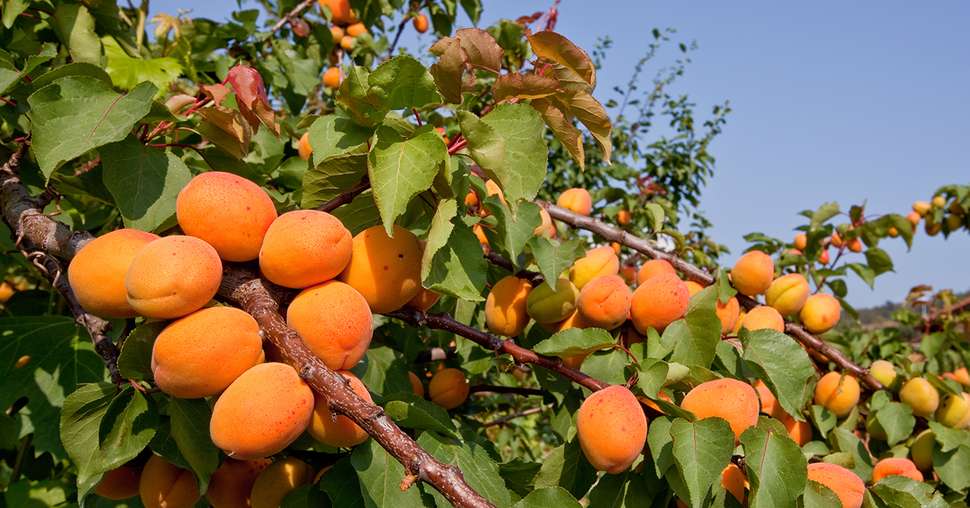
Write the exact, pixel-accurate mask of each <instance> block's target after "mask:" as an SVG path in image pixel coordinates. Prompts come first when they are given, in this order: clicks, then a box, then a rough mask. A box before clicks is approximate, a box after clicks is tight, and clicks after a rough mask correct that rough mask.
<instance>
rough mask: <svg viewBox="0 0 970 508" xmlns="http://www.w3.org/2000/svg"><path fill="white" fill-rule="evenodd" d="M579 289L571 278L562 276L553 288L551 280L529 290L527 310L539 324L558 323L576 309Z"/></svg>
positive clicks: (526, 303) (526, 301)
mask: <svg viewBox="0 0 970 508" xmlns="http://www.w3.org/2000/svg"><path fill="white" fill-rule="evenodd" d="M578 298H579V290H577V289H576V286H574V285H573V283H572V282H570V281H569V279H566V278H563V277H560V278H559V280H557V281H556V286H555V287H554V288H553V287H551V286H550V285H549V282H548V281H546V282H543V283H542V284H539V287H537V288H535V289H533V290H532V291H530V292H529V296H528V297H527V298H526V300H525V310H526V312H527V313H528V314H529V316H530V317H532V319H535V320H536V323H539V324H552V323H558V322H560V321H562V320H564V319H566V318H568V317H569V315H570V314H572V313H573V311H574V310H576V300H577V299H578Z"/></svg>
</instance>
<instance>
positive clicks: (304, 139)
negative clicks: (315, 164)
mask: <svg viewBox="0 0 970 508" xmlns="http://www.w3.org/2000/svg"><path fill="white" fill-rule="evenodd" d="M296 150H297V152H299V154H300V158H301V159H303V160H305V161H308V160H310V156H311V155H313V147H312V146H310V133H309V132H304V133H303V135H302V136H300V141H299V142H298V143H297V144H296ZM256 254H257V255H259V253H258V252H257V253H256Z"/></svg>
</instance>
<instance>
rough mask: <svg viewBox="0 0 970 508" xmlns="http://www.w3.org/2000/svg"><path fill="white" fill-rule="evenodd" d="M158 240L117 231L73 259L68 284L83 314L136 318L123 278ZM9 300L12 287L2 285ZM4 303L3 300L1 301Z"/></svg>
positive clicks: (93, 243) (129, 231)
mask: <svg viewBox="0 0 970 508" xmlns="http://www.w3.org/2000/svg"><path fill="white" fill-rule="evenodd" d="M155 240H158V236H156V235H153V234H151V233H146V232H144V231H139V230H137V229H119V230H116V231H112V232H110V233H107V234H104V235H102V236H99V237H98V238H95V239H94V240H91V241H90V242H88V243H87V245H85V246H84V247H82V248H81V250H80V251H78V253H77V254H75V255H74V259H72V260H71V264H70V265H68V267H67V280H68V282H69V283H70V284H71V289H72V290H74V295H75V296H77V301H78V303H80V304H81V307H83V308H84V310H86V311H88V312H90V313H91V314H94V315H96V316H100V317H104V318H129V317H135V316H136V315H137V313H136V312H135V309H133V308H132V307H131V305H130V304H129V303H128V293H127V291H126V290H125V275H126V274H127V273H128V268H129V267H130V266H131V262H132V260H134V259H135V256H136V255H137V254H138V253H139V252H141V250H142V248H144V247H145V246H146V245H148V244H149V243H151V242H153V241H155ZM3 284H4V287H7V288H9V289H8V296H7V298H9V297H10V296H12V295H13V289H14V288H13V286H11V285H10V284H9V283H7V282H4V283H3ZM4 301H6V300H4Z"/></svg>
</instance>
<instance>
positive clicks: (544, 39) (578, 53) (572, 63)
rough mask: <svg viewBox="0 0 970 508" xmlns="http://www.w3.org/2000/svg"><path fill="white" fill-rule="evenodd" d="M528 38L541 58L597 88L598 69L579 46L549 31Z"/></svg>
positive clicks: (533, 49)
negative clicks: (568, 70)
mask: <svg viewBox="0 0 970 508" xmlns="http://www.w3.org/2000/svg"><path fill="white" fill-rule="evenodd" d="M528 37H529V44H531V45H532V51H534V52H535V54H536V55H537V56H538V57H539V58H542V59H545V60H550V61H552V62H556V63H558V64H561V65H564V66H566V67H568V68H569V69H570V70H572V71H573V72H575V73H576V74H578V75H579V76H580V77H582V78H583V80H585V81H586V83H588V84H589V86H596V69H595V68H594V67H593V62H592V60H590V59H589V55H587V54H586V52H585V51H583V50H582V49H581V48H580V47H579V46H577V45H575V44H573V43H572V41H570V40H569V39H567V38H565V37H563V36H562V35H559V34H557V33H556V32H552V31H549V30H545V31H542V32H537V33H535V34H532V35H530V36H528Z"/></svg>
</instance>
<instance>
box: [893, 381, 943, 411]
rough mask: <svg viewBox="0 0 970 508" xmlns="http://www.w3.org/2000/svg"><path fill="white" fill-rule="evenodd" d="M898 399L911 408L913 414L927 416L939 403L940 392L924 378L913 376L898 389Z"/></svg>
mask: <svg viewBox="0 0 970 508" xmlns="http://www.w3.org/2000/svg"><path fill="white" fill-rule="evenodd" d="M899 400H901V401H903V404H906V405H907V406H909V407H910V408H912V409H913V414H915V415H916V416H922V417H923V418H929V417H930V416H931V415H932V414H933V412H934V411H936V408H937V407H939V405H940V394H939V393H937V391H936V388H933V385H931V384H930V382H929V381H927V380H926V379H924V378H921V377H915V378H913V379H910V380H909V381H906V384H904V385H903V388H902V389H901V390H899Z"/></svg>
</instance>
